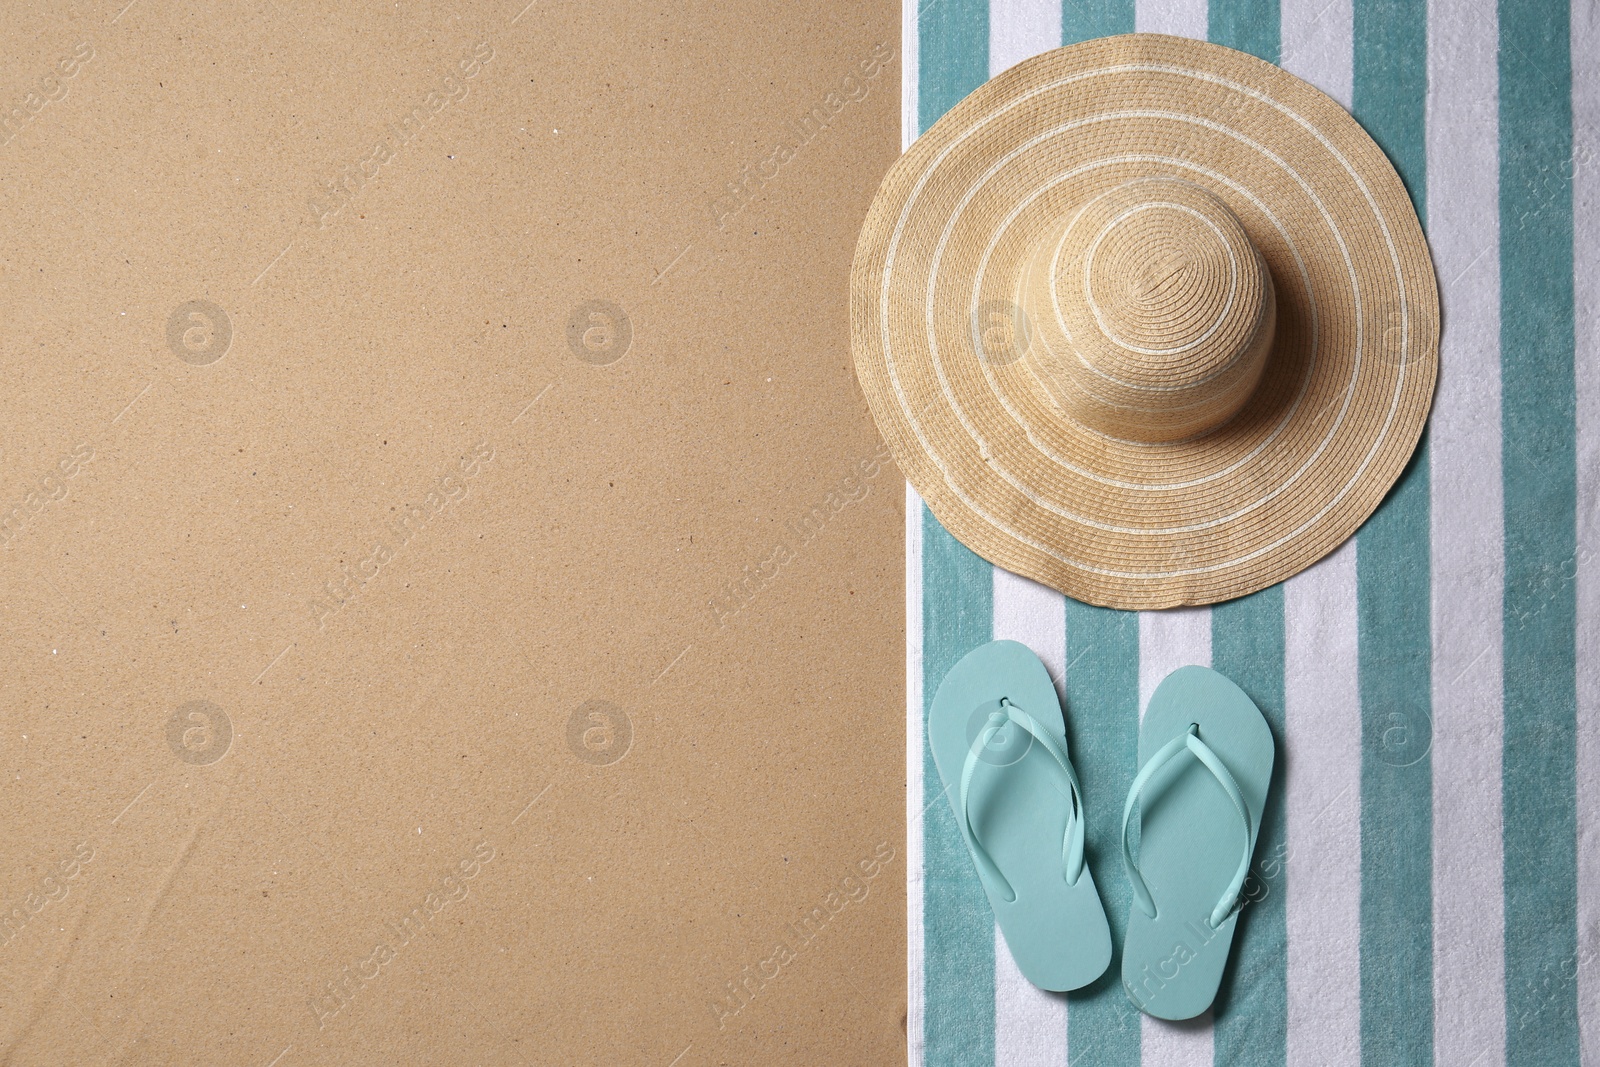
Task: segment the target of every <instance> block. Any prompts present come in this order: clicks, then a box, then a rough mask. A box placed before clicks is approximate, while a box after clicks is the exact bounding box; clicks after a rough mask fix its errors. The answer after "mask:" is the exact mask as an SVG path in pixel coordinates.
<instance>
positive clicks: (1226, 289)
mask: <svg viewBox="0 0 1600 1067" xmlns="http://www.w3.org/2000/svg"><path fill="white" fill-rule="evenodd" d="M1018 289H1019V291H1018V304H1019V306H1020V307H1021V308H1022V310H1023V312H1024V314H1025V316H1026V319H1027V321H1028V323H1029V325H1030V326H1031V327H1032V331H1031V332H1032V334H1033V337H1032V342H1033V343H1031V344H1030V345H1029V347H1028V359H1029V360H1030V361H1031V363H1032V365H1033V368H1034V370H1035V372H1036V374H1037V376H1038V378H1039V380H1040V382H1041V383H1042V384H1043V385H1044V387H1045V389H1046V390H1047V392H1048V393H1049V394H1050V396H1051V398H1052V399H1053V400H1054V401H1055V402H1056V404H1057V405H1058V406H1059V407H1060V408H1061V409H1062V410H1063V411H1064V412H1065V413H1066V414H1067V415H1068V416H1069V417H1071V418H1073V419H1074V420H1076V421H1077V422H1079V423H1081V424H1082V425H1084V426H1086V427H1088V428H1090V429H1092V430H1096V431H1098V432H1100V433H1103V434H1106V435H1108V436H1111V437H1116V438H1119V439H1122V440H1127V441H1137V442H1147V443H1158V442H1165V441H1176V440H1181V439H1184V438H1188V437H1193V436H1196V435H1198V434H1202V433H1205V432H1207V431H1209V430H1212V429H1215V428H1217V427H1218V426H1220V425H1222V424H1223V423H1225V422H1226V421H1227V420H1228V419H1229V418H1231V417H1232V416H1233V415H1234V414H1235V413H1236V412H1237V411H1238V410H1239V408H1240V407H1242V406H1243V405H1244V402H1245V401H1246V400H1247V399H1249V396H1250V393H1251V392H1252V391H1253V390H1254V389H1255V386H1256V383H1257V382H1258V381H1259V380H1260V378H1261V372H1262V368H1263V367H1264V366H1265V364H1266V358H1267V353H1268V351H1269V349H1270V348H1271V346H1272V335H1273V329H1274V326H1275V323H1276V314H1275V307H1274V300H1273V289H1272V279H1271V276H1270V275H1269V274H1268V273H1267V269H1266V266H1265V264H1264V263H1263V261H1262V259H1261V256H1260V254H1259V253H1258V252H1257V251H1256V249H1255V246H1254V245H1252V244H1251V242H1250V239H1249V236H1248V235H1247V234H1246V232H1245V229H1244V227H1243V225H1241V224H1240V222H1239V220H1238V218H1237V217H1236V216H1235V215H1234V214H1233V212H1232V211H1230V210H1229V209H1228V206H1227V205H1226V204H1224V203H1223V202H1222V201H1221V200H1220V199H1219V198H1217V197H1216V196H1215V195H1213V194H1212V193H1210V192H1209V191H1207V190H1206V189H1204V188H1202V187H1201V186H1199V185H1196V184H1194V183H1192V182H1187V181H1182V180H1178V179H1174V178H1161V177H1154V178H1140V179H1136V180H1134V181H1130V182H1126V183H1124V184H1122V185H1118V186H1115V187H1113V188H1111V189H1109V190H1107V191H1105V192H1102V193H1100V194H1099V195H1097V196H1095V197H1093V198H1091V199H1090V200H1089V201H1087V202H1086V203H1085V204H1083V205H1082V206H1081V207H1080V208H1078V209H1077V210H1076V211H1074V212H1072V213H1070V214H1069V215H1068V216H1066V217H1065V218H1063V219H1061V220H1060V221H1058V222H1057V223H1056V224H1054V225H1052V226H1051V227H1050V228H1049V229H1048V230H1047V231H1046V232H1045V233H1044V234H1043V235H1042V236H1041V238H1040V239H1039V241H1038V242H1037V243H1036V244H1035V245H1034V247H1033V250H1032V251H1031V253H1030V254H1029V256H1028V257H1027V259H1026V261H1025V264H1024V267H1023V272H1022V277H1021V279H1020V280H1019V286H1018Z"/></svg>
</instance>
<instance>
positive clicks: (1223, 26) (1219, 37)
mask: <svg viewBox="0 0 1600 1067" xmlns="http://www.w3.org/2000/svg"><path fill="white" fill-rule="evenodd" d="M1280 21H1281V20H1280V16H1279V13H1278V0H1211V2H1210V4H1208V5H1207V7H1206V37H1207V38H1209V39H1210V40H1211V42H1212V43H1213V44H1225V45H1227V46H1228V47H1229V48H1237V49H1238V50H1239V51H1241V52H1249V53H1250V54H1251V55H1253V56H1257V57H1259V58H1261V59H1264V60H1266V61H1267V62H1268V63H1276V62H1277V61H1278V47H1279V23H1280Z"/></svg>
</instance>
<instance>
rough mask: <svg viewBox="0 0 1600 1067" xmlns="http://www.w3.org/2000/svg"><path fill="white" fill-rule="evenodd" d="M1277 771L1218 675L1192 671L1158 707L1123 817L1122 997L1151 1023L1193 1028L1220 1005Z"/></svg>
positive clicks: (1161, 694) (1254, 726)
mask: <svg viewBox="0 0 1600 1067" xmlns="http://www.w3.org/2000/svg"><path fill="white" fill-rule="evenodd" d="M1272 759H1273V745H1272V731H1271V730H1270V729H1269V728H1268V727H1267V721H1266V719H1264V718H1262V716H1261V712H1260V710H1259V709H1258V708H1257V707H1256V706H1255V704H1254V703H1252V702H1251V700H1250V698H1249V697H1248V696H1246V695H1245V693H1244V690H1242V689H1240V688H1239V687H1238V686H1237V685H1234V684H1233V683H1232V682H1230V681H1229V680H1228V679H1227V678H1224V677H1223V676H1222V675H1220V674H1218V673H1217V672H1216V671H1213V670H1208V669H1207V668H1205V667H1180V668H1179V669H1178V670H1175V671H1173V672H1172V673H1171V674H1169V675H1167V677H1166V678H1165V679H1164V680H1163V681H1162V682H1161V684H1160V685H1159V686H1157V687H1156V691H1155V693H1153V694H1152V695H1151V697H1150V706H1149V708H1148V709H1147V710H1146V711H1145V715H1144V722H1143V723H1141V724H1140V726H1139V763H1140V770H1139V774H1138V776H1137V777H1135V778H1134V780H1133V787H1132V788H1131V789H1129V790H1128V802H1127V803H1126V804H1125V805H1124V806H1123V809H1122V861H1123V866H1124V868H1125V869H1126V871H1127V873H1128V881H1129V882H1131V883H1132V885H1133V906H1132V907H1131V908H1129V911H1128V933H1127V936H1126V938H1124V940H1123V944H1122V986H1123V989H1124V990H1125V991H1126V992H1127V994H1128V999H1129V1000H1131V1001H1133V1003H1134V1004H1135V1005H1136V1006H1137V1007H1138V1008H1139V1010H1140V1011H1143V1012H1144V1013H1145V1014H1147V1015H1153V1016H1155V1017H1156V1018H1158V1019H1192V1018H1194V1017H1195V1016H1196V1015H1199V1014H1201V1013H1202V1012H1204V1011H1205V1010H1206V1009H1207V1008H1208V1007H1210V1006H1211V1002H1212V1001H1213V1000H1214V999H1216V995H1217V986H1218V984H1219V983H1220V982H1221V981H1222V970H1223V968H1224V967H1225V966H1226V965H1227V962H1228V950H1229V948H1231V947H1232V945H1233V930H1234V926H1235V925H1236V924H1237V923H1238V919H1239V912H1238V900H1239V891H1240V889H1241V888H1242V887H1243V886H1244V880H1245V875H1246V874H1248V873H1249V870H1250V856H1251V854H1252V853H1253V852H1254V851H1255V847H1256V831H1257V830H1258V828H1259V827H1260V825H1261V809H1262V808H1263V807H1264V806H1265V804H1266V801H1267V785H1268V783H1269V782H1270V781H1271V778H1272ZM1136 807H1137V808H1139V809H1140V814H1139V816H1138V817H1137V818H1136V817H1135V816H1134V809H1135V808H1136ZM1133 827H1137V828H1138V835H1139V857H1138V860H1137V861H1135V859H1134V856H1133V851H1132V848H1131V845H1130V842H1129V837H1130V833H1129V831H1130V829H1131V828H1133Z"/></svg>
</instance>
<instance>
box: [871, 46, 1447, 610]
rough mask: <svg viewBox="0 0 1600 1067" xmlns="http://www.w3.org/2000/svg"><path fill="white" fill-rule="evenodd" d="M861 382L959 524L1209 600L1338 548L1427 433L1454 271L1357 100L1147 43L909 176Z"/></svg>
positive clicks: (1059, 561)
mask: <svg viewBox="0 0 1600 1067" xmlns="http://www.w3.org/2000/svg"><path fill="white" fill-rule="evenodd" d="M850 281H851V344H852V348H853V350H854V354H855V361H856V373H857V375H858V376H859V377H860V380H861V386H862V389H863V390H864V391H865V393H866V396H867V401H868V403H869V404H870V405H871V407H872V413H873V416H874V417H875V418H876V420H877V423H878V427H879V429H880V430H881V431H882V432H883V435H884V437H885V438H886V439H887V441H888V443H889V447H890V448H891V449H892V450H893V452H894V456H895V459H896V460H897V461H898V462H899V464H900V467H901V469H902V470H903V471H904V472H905V474H906V477H907V478H908V479H909V480H910V482H911V484H912V485H913V486H915V487H916V489H917V491H918V492H919V493H920V494H921V495H922V498H923V499H924V500H925V501H926V502H927V504H928V506H929V507H930V508H931V509H932V510H933V513H934V514H935V515H936V516H938V518H939V521H940V522H941V523H943V524H944V526H945V528H946V529H947V530H949V531H950V533H951V534H953V535H954V536H955V537H957V538H959V539H960V540H961V541H962V542H963V543H965V544H966V545H967V546H969V547H970V548H971V549H972V550H973V551H975V552H977V553H978V554H979V555H981V556H983V557H984V558H986V559H989V560H991V561H992V562H994V563H996V564H999V565H1000V566H1002V567H1004V568H1006V569H1008V570H1011V571H1015V572H1016V573H1018V574H1022V575H1025V576H1027V577H1029V578H1033V579H1035V580H1037V581H1040V582H1044V583H1045V584H1047V585H1051V586H1054V587H1055V588H1057V589H1059V590H1061V591H1062V592H1064V593H1067V594H1068V595H1070V596H1073V597H1076V598H1078V599H1080V600H1086V601H1089V602H1090V603H1093V604H1102V605H1107V606H1110V607H1118V608H1161V607H1171V606H1174V605H1178V604H1209V603H1214V602H1216V601H1219V600H1226V599H1228V598H1230V597H1236V596H1242V595H1243V594H1245V593H1250V592H1254V591H1255V590H1257V589H1261V588H1264V587H1266V586H1268V585H1271V584H1273V583H1274V582H1278V581H1281V580H1283V579H1284V578H1287V577H1289V576H1290V575H1292V574H1294V573H1295V572H1297V571H1299V570H1301V569H1302V568H1304V567H1307V566H1309V565H1310V564H1311V563H1313V562H1315V561H1316V560H1318V559H1319V558H1321V557H1322V556H1323V555H1325V554H1327V553H1328V552H1330V551H1331V550H1332V549H1334V548H1335V547H1337V546H1338V545H1339V543H1340V542H1342V541H1344V539H1345V538H1347V537H1349V536H1350V535H1351V534H1352V533H1354V532H1355V530H1356V528H1357V527H1358V526H1360V525H1361V523H1362V522H1363V521H1364V520H1365V519H1366V518H1367V516H1368V515H1370V514H1371V513H1372V511H1373V509H1374V508H1376V507H1377V505H1378V503H1379V501H1380V500H1382V498H1383V495H1384V493H1385V492H1387V491H1388V489H1389V487H1390V485H1392V484H1393V483H1394V480H1395V478H1396V477H1398V476H1399V474H1400V472H1401V470H1402V469H1403V468H1404V467H1405V464H1406V461H1407V459H1408V458H1409V457H1410V456H1411V453H1412V451H1413V449H1414V448H1415V447H1416V443H1417V439H1418V437H1419V436H1420V434H1421V433H1422V426H1423V422H1424V421H1425V420H1426V418H1427V415H1428V407H1429V405H1430V403H1431V402H1432V397H1433V386H1434V378H1435V375H1436V372H1437V367H1438V338H1439V300H1438V291H1437V288H1436V286H1435V282H1434V275H1433V264H1432V261H1431V259H1430V258H1429V255H1428V247H1427V243H1426V242H1425V240H1424V238H1423V235H1422V228H1421V226H1420V225H1419V224H1418V222H1417V216H1416V212H1415V210H1414V209H1413V208H1412V206H1411V201H1410V199H1409V198H1408V197H1407V195H1406V191H1405V188H1404V186H1403V185H1402V184H1401V182H1400V178H1399V176H1398V175H1396V174H1395V172H1394V168H1393V167H1392V166H1390V164H1389V161H1388V160H1387V159H1386V158H1385V157H1384V155H1383V153H1382V151H1380V150H1379V148H1378V146H1377V145H1376V144H1374V143H1373V141H1372V139H1371V138H1370V137H1368V136H1367V134H1366V132H1365V131H1363V130H1362V129H1361V127H1360V126H1359V125H1358V124H1357V123H1356V122H1355V120H1354V119H1352V118H1351V117H1350V116H1349V115H1348V114H1346V113H1345V112H1344V110H1343V109H1341V108H1340V107H1339V105H1338V104H1336V103H1335V102H1334V101H1333V100H1331V99H1329V98H1328V97H1327V96H1325V95H1323V94H1322V93H1321V92H1319V91H1318V90H1316V89H1314V88H1312V87H1311V86H1310V85H1307V84H1306V83H1305V82H1303V81H1301V80H1300V79H1298V78H1296V77H1294V76H1293V75H1291V74H1289V73H1287V72H1285V71H1283V70H1280V69H1279V68H1277V67H1275V66H1272V65H1271V64H1269V63H1265V62H1262V61H1261V60H1259V59H1255V58H1254V57H1251V56H1248V55H1245V54H1244V53H1242V52H1236V51H1233V50H1232V49H1229V48H1223V47H1220V46H1218V45H1212V44H1206V43H1204V42H1201V41H1193V40H1188V39H1186V38H1179V37H1166V36H1160V35H1156V34H1129V35H1126V36H1121V37H1107V38H1103V39H1101V40H1097V41H1089V42H1085V43H1083V44H1079V45H1073V46H1071V47H1069V48H1061V49H1057V50H1056V51H1054V52H1049V53H1046V54H1044V55H1041V56H1037V57H1035V58H1033V59H1030V60H1028V61H1027V62H1024V63H1021V64H1019V65H1017V66H1015V67H1013V68H1012V69H1011V70H1009V71H1007V72H1006V73H1004V74H1002V75H1000V76H999V77H997V78H995V79H993V80H992V81H990V82H989V83H988V84H986V85H984V86H983V87H982V88H980V89H978V90H977V91H976V92H974V93H973V94H972V95H971V96H969V97H967V98H966V99H965V100H963V101H962V102H961V103H959V104H957V105H956V106H955V107H954V108H953V109H952V110H951V111H950V112H949V114H947V115H946V116H945V117H944V118H942V119H940V120H939V121H938V122H937V123H935V124H934V126H933V128H932V129H931V130H929V131H928V132H927V133H926V134H924V135H923V136H922V137H921V138H919V139H918V140H917V141H916V143H915V144H913V145H912V146H911V149H910V151H908V152H907V153H906V154H905V155H904V156H902V157H901V159H900V160H899V161H898V162H897V163H896V164H895V165H894V167H893V168H892V169H891V170H890V172H889V175H888V177H887V178H885V179H884V182H883V186H882V188H880V189H879V190H878V195H877V197H876V199H874V200H873V202H872V207H871V209H870V211H869V212H868V215H867V220H866V223H865V225H864V227H863V229H862V232H861V239H860V243H859V244H858V246H857V248H856V255H855V264H854V267H853V270H852V273H851V279H850Z"/></svg>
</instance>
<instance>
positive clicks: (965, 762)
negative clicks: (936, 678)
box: [928, 641, 1111, 992]
mask: <svg viewBox="0 0 1600 1067" xmlns="http://www.w3.org/2000/svg"><path fill="white" fill-rule="evenodd" d="M928 744H929V746H930V747H931V748H932V749H933V760H934V763H935V764H936V765H937V766H938V768H939V777H940V778H942V779H943V780H944V783H945V796H947V797H948V798H949V800H950V807H951V808H952V810H954V812H955V817H956V825H957V826H959V827H961V836H962V837H963V838H964V839H965V840H966V843H967V849H968V851H970V852H971V854H972V862H973V864H974V865H975V866H976V867H977V869H978V881H979V882H980V883H982V885H983V891H984V893H986V894H987V895H988V897H989V906H990V907H991V908H993V909H994V916H995V920H996V921H997V922H998V923H999V924H1000V931H1001V933H1003V934H1004V935H1005V939H1006V945H1007V946H1008V947H1009V948H1010V949H1011V955H1012V958H1013V959H1015V960H1016V963H1017V969H1018V970H1020V971H1021V972H1022V975H1023V977H1025V978H1027V979H1028V981H1030V982H1032V983H1033V984H1034V985H1036V986H1038V987H1039V988H1040V989H1048V990H1054V991H1057V992H1060V991H1065V990H1068V989H1077V988H1078V987H1080V986H1085V985H1088V984H1089V983H1090V982H1092V981H1094V980H1095V979H1096V978H1098V977H1100V975H1102V974H1104V973H1105V969H1106V967H1107V965H1108V964H1109V963H1110V962H1111V929H1110V927H1109V926H1108V925H1107V923H1106V913H1105V908H1104V907H1102V906H1101V904H1100V893H1099V891H1098V890H1097V889H1096V888H1095V884H1094V877H1093V876H1092V875H1090V873H1089V870H1088V868H1087V867H1085V866H1084V862H1083V798H1082V795H1081V793H1080V790H1079V789H1078V775H1077V772H1076V771H1075V770H1073V768H1072V762H1071V761H1070V760H1069V759H1068V758H1067V740H1066V728H1065V722H1064V720H1063V719H1062V716H1061V702H1060V700H1059V699H1058V698H1057V696H1056V689H1055V685H1054V684H1053V683H1052V682H1051V681H1050V674H1049V672H1048V671H1046V670H1045V666H1044V664H1043V663H1041V662H1039V657H1038V656H1035V655H1034V654H1033V653H1032V652H1031V651H1030V650H1029V649H1028V647H1027V646H1026V645H1022V644H1019V643H1017V642H1016V641H993V642H990V643H989V644H987V645H983V646H982V647H980V648H976V649H973V650H972V651H971V652H969V653H967V655H966V656H965V657H963V658H962V660H961V662H960V663H957V664H956V665H955V666H954V667H953V668H951V670H950V673H949V674H947V675H945V678H944V681H943V682H941V683H940V684H939V690H938V692H937V693H935V694H934V697H933V706H932V707H931V708H930V709H929V711H928Z"/></svg>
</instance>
